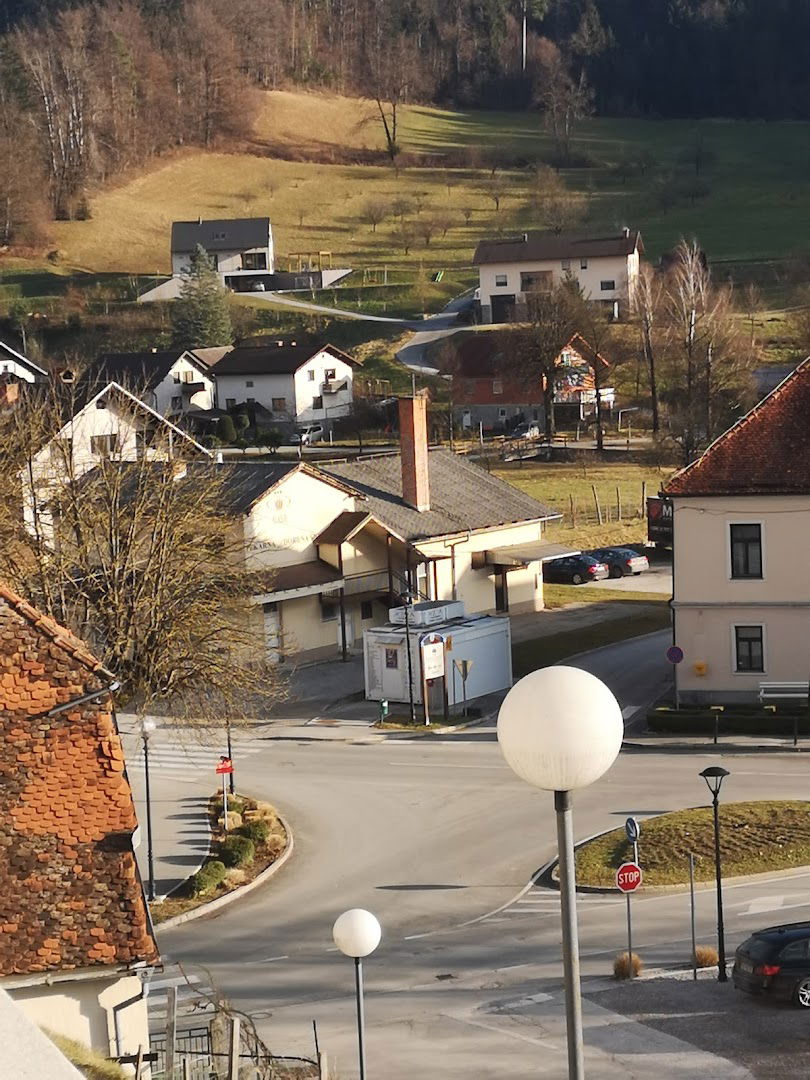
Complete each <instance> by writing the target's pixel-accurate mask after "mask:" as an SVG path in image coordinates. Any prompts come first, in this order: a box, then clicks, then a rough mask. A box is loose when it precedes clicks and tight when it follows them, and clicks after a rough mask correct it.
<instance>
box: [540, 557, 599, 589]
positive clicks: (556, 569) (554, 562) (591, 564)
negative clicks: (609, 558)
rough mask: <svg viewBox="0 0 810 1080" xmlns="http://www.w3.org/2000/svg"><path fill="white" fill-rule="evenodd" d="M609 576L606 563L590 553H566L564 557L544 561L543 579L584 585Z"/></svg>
mask: <svg viewBox="0 0 810 1080" xmlns="http://www.w3.org/2000/svg"><path fill="white" fill-rule="evenodd" d="M608 576H609V570H608V568H607V567H606V566H605V564H604V563H602V562H599V560H598V559H594V558H592V557H591V556H590V555H566V556H565V558H563V559H550V560H549V561H548V562H544V563H543V581H558V582H563V583H565V584H571V585H584V584H585V582H586V581H599V579H600V578H606V577H608Z"/></svg>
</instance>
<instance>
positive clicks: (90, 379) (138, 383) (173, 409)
mask: <svg viewBox="0 0 810 1080" xmlns="http://www.w3.org/2000/svg"><path fill="white" fill-rule="evenodd" d="M229 348H230V346H228V347H223V348H222V349H200V350H199V352H195V351H193V350H191V349H166V350H158V349H151V350H148V351H146V352H135V353H107V354H105V355H103V356H100V357H99V358H98V360H96V362H95V363H94V364H92V365H91V367H90V368H88V369H87V371H85V372H84V374H83V376H82V385H89V386H93V385H95V386H96V387H97V388H99V389H100V388H101V387H102V386H106V385H107V384H108V383H111V382H114V383H117V384H118V385H119V386H125V387H126V388H127V389H128V390H130V391H131V392H132V393H133V394H136V395H137V396H138V398H140V400H141V401H143V402H144V403H145V404H146V405H148V406H149V407H150V408H151V409H154V410H155V412H159V413H160V414H161V416H174V417H177V416H182V415H183V414H185V413H189V412H195V411H197V410H201V409H212V408H213V407H214V404H215V400H216V392H215V389H214V378H213V375H212V374H211V369H210V366H209V362H208V359H219V358H220V357H221V356H222V355H224V354H225V353H226V352H227V351H228V349H229ZM212 354H213V355H212Z"/></svg>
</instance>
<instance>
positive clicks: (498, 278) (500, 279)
mask: <svg viewBox="0 0 810 1080" xmlns="http://www.w3.org/2000/svg"><path fill="white" fill-rule="evenodd" d="M506 284H507V276H506V274H496V275H495V288H496V289H502V288H505V286H506Z"/></svg>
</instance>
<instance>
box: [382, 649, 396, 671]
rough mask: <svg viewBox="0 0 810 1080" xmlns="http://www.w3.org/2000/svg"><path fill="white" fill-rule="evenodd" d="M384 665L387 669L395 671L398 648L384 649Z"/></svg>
mask: <svg viewBox="0 0 810 1080" xmlns="http://www.w3.org/2000/svg"><path fill="white" fill-rule="evenodd" d="M385 666H386V667H387V668H388V670H389V671H396V670H397V668H398V667H399V649H386V650H385Z"/></svg>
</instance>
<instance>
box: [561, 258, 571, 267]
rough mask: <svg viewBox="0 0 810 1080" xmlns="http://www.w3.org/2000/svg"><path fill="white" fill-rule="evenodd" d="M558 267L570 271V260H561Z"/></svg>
mask: <svg viewBox="0 0 810 1080" xmlns="http://www.w3.org/2000/svg"><path fill="white" fill-rule="evenodd" d="M560 266H561V267H562V268H563V270H570V269H571V260H570V259H563V260H562V261H561V262H560Z"/></svg>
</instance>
